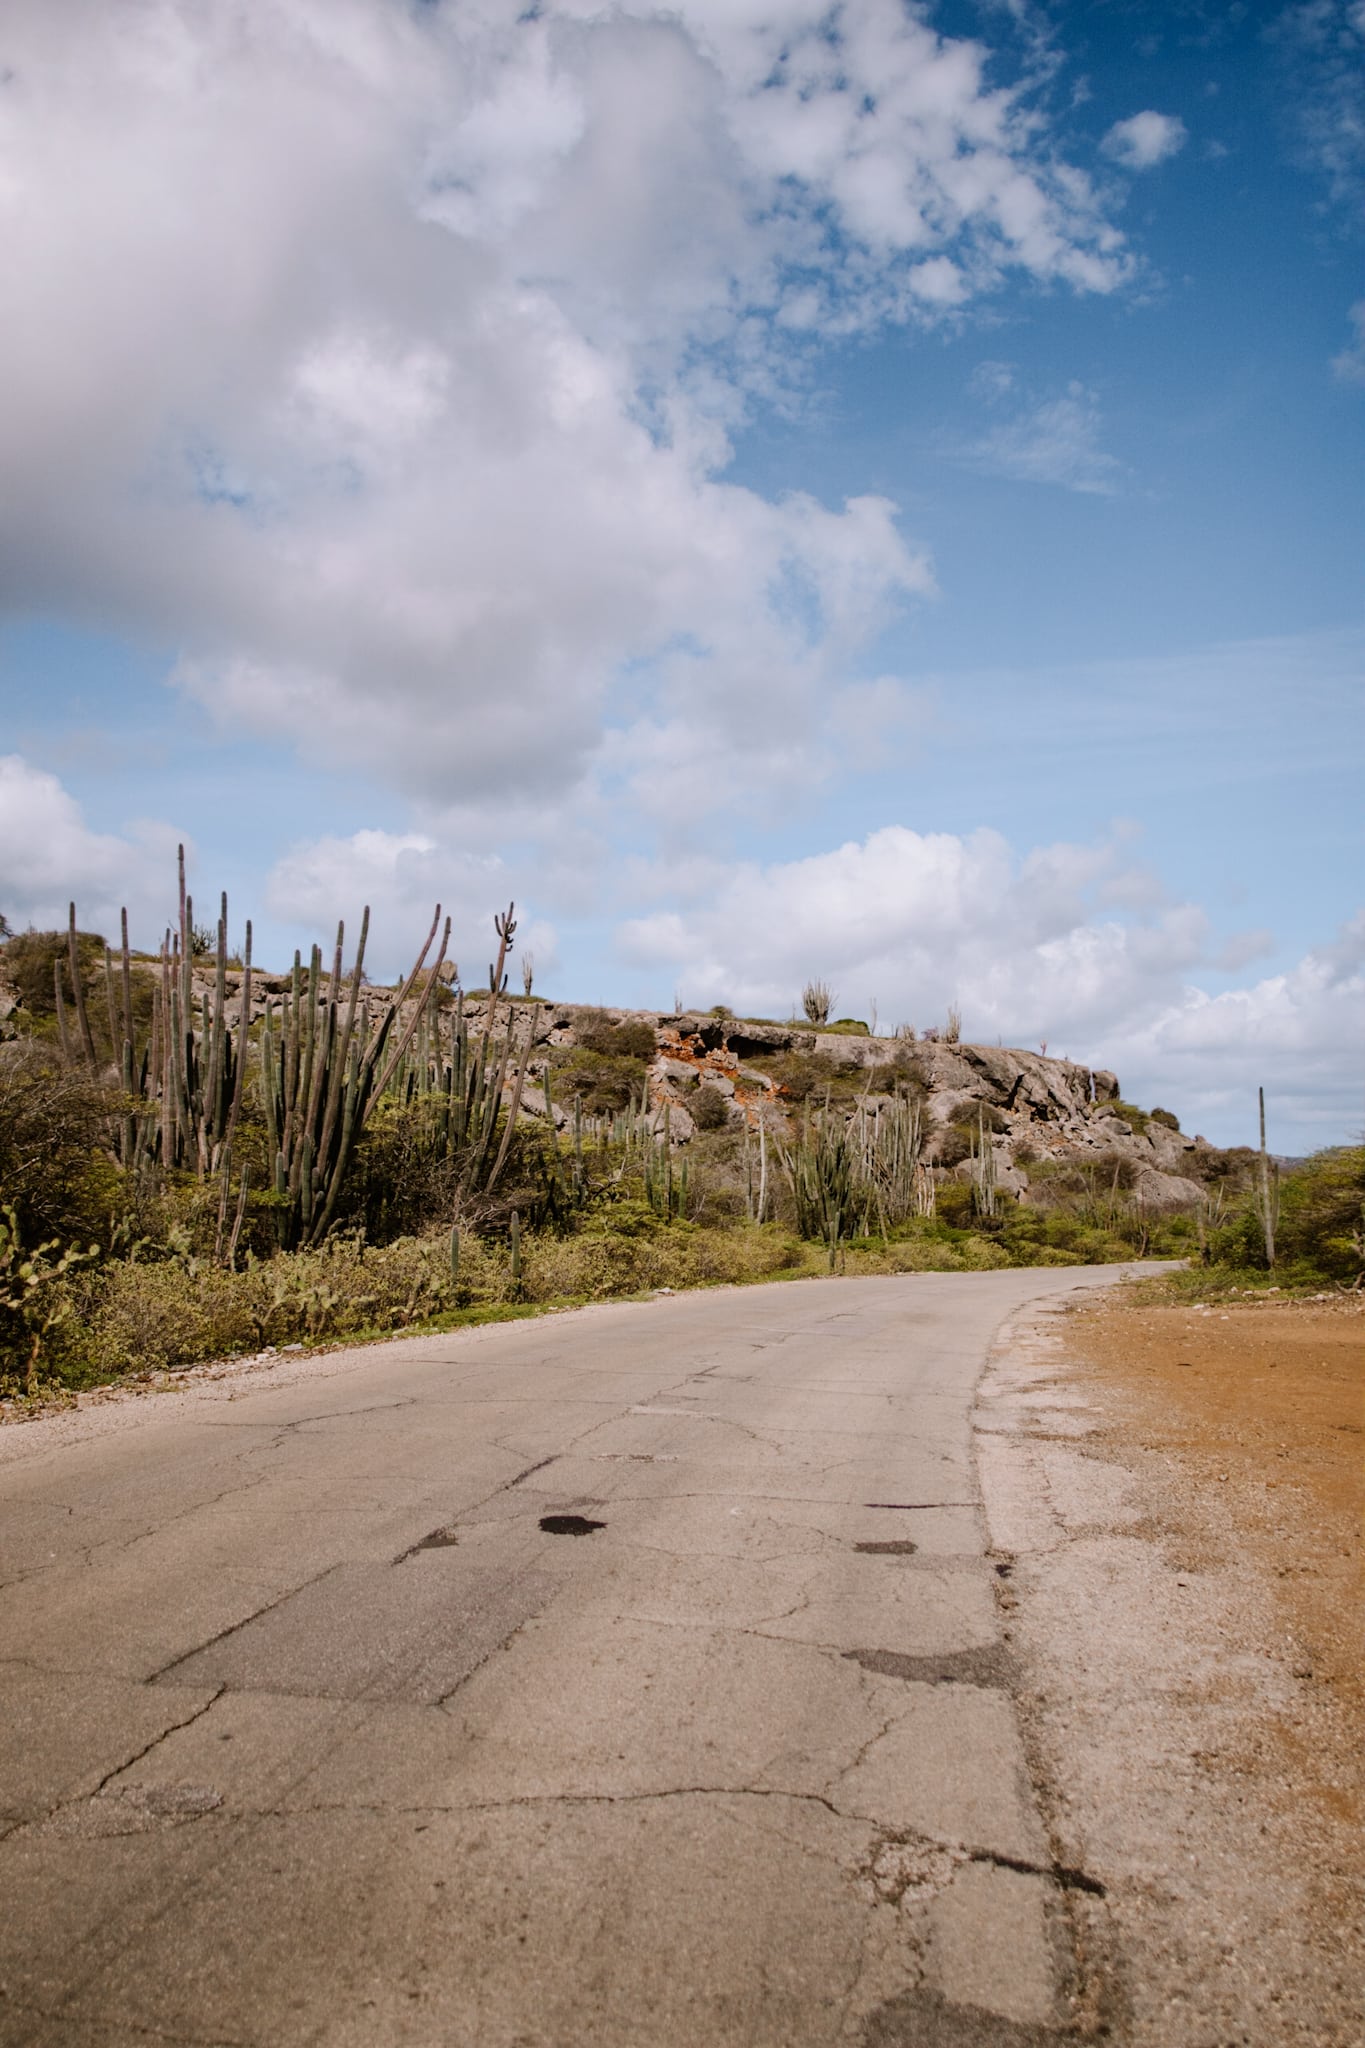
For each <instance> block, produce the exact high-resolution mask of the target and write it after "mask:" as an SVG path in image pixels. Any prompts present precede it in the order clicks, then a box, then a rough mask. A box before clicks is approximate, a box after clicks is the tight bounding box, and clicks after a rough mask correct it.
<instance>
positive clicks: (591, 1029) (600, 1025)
mask: <svg viewBox="0 0 1365 2048" xmlns="http://www.w3.org/2000/svg"><path fill="white" fill-rule="evenodd" d="M574 1036H575V1037H576V1039H577V1041H578V1044H579V1045H580V1046H581V1047H583V1048H584V1049H585V1050H586V1051H588V1052H595V1053H601V1054H603V1055H604V1056H605V1057H607V1058H609V1059H628V1060H643V1061H649V1060H652V1059H653V1057H654V1055H655V1053H656V1052H657V1050H658V1042H657V1040H656V1038H655V1036H654V1027H653V1025H652V1024H646V1023H645V1022H644V1020H643V1019H642V1018H639V1017H633V1018H628V1019H627V1020H626V1021H625V1023H623V1024H613V1023H612V1021H611V1018H610V1017H608V1016H607V1015H606V1014H605V1012H604V1011H601V1010H597V1011H592V1012H590V1013H589V1015H588V1016H587V1017H585V1018H583V1019H582V1020H581V1021H580V1022H579V1023H578V1024H577V1025H576V1027H575V1031H574Z"/></svg>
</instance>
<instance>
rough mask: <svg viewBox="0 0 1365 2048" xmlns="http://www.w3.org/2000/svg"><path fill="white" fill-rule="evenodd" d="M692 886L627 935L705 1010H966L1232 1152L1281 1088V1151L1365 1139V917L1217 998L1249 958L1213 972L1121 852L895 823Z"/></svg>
mask: <svg viewBox="0 0 1365 2048" xmlns="http://www.w3.org/2000/svg"><path fill="white" fill-rule="evenodd" d="M690 882H691V892H690V900H686V901H679V902H675V906H674V907H672V908H661V909H659V910H657V911H656V912H654V913H653V914H651V915H647V916H643V917H638V918H635V919H632V920H629V921H627V922H625V923H624V924H623V925H622V926H621V928H620V934H619V939H620V945H621V948H622V951H623V952H624V954H625V955H626V957H627V958H628V959H630V960H631V961H632V962H634V963H636V964H637V965H638V966H640V967H644V968H647V969H648V970H649V971H650V975H651V978H652V979H654V980H657V981H658V982H659V983H660V985H664V984H668V985H672V984H673V983H674V982H677V983H679V984H680V985H681V986H682V987H683V988H685V990H686V991H687V997H688V1000H689V1001H692V1002H700V1003H710V1002H715V1001H724V1002H727V1003H729V1004H731V1006H732V1007H733V1008H735V1009H736V1010H738V1011H740V1012H741V1013H750V1014H756V1015H769V1016H786V1015H788V1014H790V1012H791V1006H792V1004H793V1002H794V1000H795V998H796V996H797V993H798V991H799V990H800V988H801V987H802V985H803V984H804V982H805V981H806V980H807V979H808V978H809V977H810V976H811V975H813V974H818V975H822V976H824V977H825V978H826V979H828V980H830V981H832V982H833V983H834V984H835V985H836V986H837V987H838V988H839V989H840V991H841V992H842V993H841V998H840V1003H841V1007H846V1008H847V1009H848V1010H849V1012H850V1014H862V1015H864V1016H866V1015H867V1014H868V1010H869V1007H870V1004H871V1002H872V1000H873V999H874V998H875V999H876V1002H877V1005H878V1010H879V1013H880V1016H881V1017H882V1019H883V1020H895V1019H898V1018H904V1019H907V1020H910V1021H913V1022H915V1023H916V1024H917V1025H919V1026H920V1027H921V1028H922V1027H924V1026H926V1025H929V1024H937V1023H941V1021H942V1019H943V1017H944V1014H945V1012H946V1009H947V1006H948V1004H949V1003H950V1002H954V1001H956V1002H959V1003H960V1004H961V1006H962V1010H963V1015H964V1030H965V1032H966V1034H967V1035H968V1036H969V1037H973V1038H976V1039H979V1040H982V1041H984V1042H987V1043H990V1042H993V1041H994V1040H995V1039H996V1037H997V1036H1001V1035H1003V1036H1004V1038H1005V1041H1006V1043H1007V1044H1016V1045H1036V1044H1038V1043H1040V1042H1041V1041H1042V1040H1046V1041H1047V1042H1048V1045H1049V1047H1050V1049H1051V1050H1052V1051H1053V1052H1056V1053H1069V1054H1070V1055H1071V1056H1073V1057H1075V1058H1077V1059H1081V1060H1085V1061H1088V1062H1090V1063H1092V1064H1095V1065H1105V1066H1112V1067H1114V1068H1115V1069H1116V1070H1117V1071H1118V1073H1119V1075H1120V1078H1121V1080H1122V1081H1123V1084H1124V1086H1125V1088H1126V1089H1127V1091H1128V1092H1129V1094H1130V1095H1131V1096H1133V1097H1135V1098H1136V1099H1138V1100H1141V1101H1145V1102H1147V1103H1149V1104H1150V1103H1152V1102H1156V1101H1159V1102H1162V1103H1164V1104H1165V1105H1166V1106H1167V1107H1169V1108H1172V1109H1175V1110H1177V1111H1178V1112H1179V1113H1180V1114H1181V1115H1182V1120H1183V1121H1184V1122H1185V1123H1186V1125H1187V1127H1191V1126H1192V1125H1193V1124H1194V1123H1195V1122H1199V1123H1201V1124H1202V1125H1203V1126H1204V1127H1206V1128H1209V1129H1210V1133H1211V1135H1214V1136H1216V1137H1220V1138H1222V1140H1223V1141H1224V1142H1233V1141H1234V1139H1236V1138H1237V1137H1238V1133H1239V1131H1240V1128H1241V1126H1240V1124H1239V1122H1238V1119H1239V1118H1241V1117H1242V1116H1243V1114H1244V1112H1246V1111H1247V1105H1248V1103H1249V1102H1254V1094H1255V1088H1256V1086H1257V1085H1260V1084H1262V1083H1263V1084H1264V1085H1265V1086H1266V1087H1267V1090H1268V1091H1269V1092H1270V1093H1272V1094H1273V1096H1274V1097H1275V1099H1276V1100H1277V1101H1278V1103H1279V1104H1280V1112H1279V1113H1280V1115H1281V1117H1282V1132H1283V1134H1284V1135H1282V1137H1281V1138H1280V1140H1278V1141H1277V1142H1279V1143H1280V1144H1281V1146H1282V1147H1286V1148H1292V1149H1300V1148H1305V1147H1307V1146H1309V1145H1311V1144H1313V1143H1325V1142H1330V1141H1332V1140H1333V1139H1336V1138H1340V1137H1342V1136H1344V1135H1346V1134H1347V1133H1348V1132H1349V1131H1350V1130H1351V1129H1352V1128H1354V1127H1355V1126H1356V1125H1357V1124H1358V1123H1359V1122H1360V1120H1361V1115H1362V1103H1361V1093H1360V1090H1361V1075H1360V1064H1359V1056H1358V1049H1359V1046H1360V1043H1361V1037H1362V1032H1365V912H1362V913H1361V916H1360V917H1359V918H1358V919H1357V920H1356V922H1355V924H1353V925H1352V926H1350V927H1349V928H1348V929H1347V931H1346V932H1345V933H1344V934H1343V937H1342V939H1341V941H1340V943H1339V944H1338V945H1337V946H1336V947H1335V948H1330V947H1329V948H1322V949H1319V950H1318V951H1316V952H1313V953H1310V954H1309V955H1307V956H1306V958H1305V959H1304V960H1302V961H1300V962H1299V963H1298V965H1297V966H1296V967H1294V968H1293V969H1292V970H1290V971H1289V972H1288V973H1285V974H1279V975H1274V976H1270V977H1267V978H1265V979H1263V980H1261V981H1258V982H1255V983H1252V984H1249V985H1248V986H1246V987H1243V988H1240V989H1234V990H1230V991H1226V990H1225V991H1223V992H1222V993H1217V994H1211V993H1209V992H1208V990H1207V989H1206V988H1204V987H1202V986H1201V978H1202V979H1205V980H1206V979H1208V978H1209V977H1211V976H1212V975H1214V974H1215V973H1217V972H1219V971H1220V970H1225V969H1226V968H1227V967H1228V966H1229V965H1230V964H1231V956H1229V954H1228V953H1226V952H1224V953H1223V954H1222V956H1221V958H1218V959H1215V958H1213V957H1212V956H1211V933H1210V928H1209V921H1208V919H1207V917H1206V915H1205V914H1204V912H1203V911H1202V910H1201V909H1200V908H1199V907H1198V906H1197V905H1195V904H1191V903H1173V902H1171V901H1170V900H1169V899H1161V900H1157V897H1156V892H1155V891H1154V890H1153V888H1152V886H1151V878H1150V876H1148V875H1147V874H1146V873H1145V871H1144V870H1142V869H1138V870H1137V871H1136V875H1134V870H1133V863H1132V861H1131V858H1130V856H1129V855H1128V853H1127V852H1126V850H1125V844H1124V839H1123V836H1122V835H1117V836H1116V837H1115V838H1114V839H1113V840H1112V841H1110V842H1107V843H1101V844H1097V845H1093V846H1078V845H1068V844H1059V845H1054V846H1046V847H1038V848H1034V849H1033V850H1031V851H1029V852H1027V853H1019V852H1017V851H1016V850H1014V849H1013V848H1011V847H1010V846H1009V845H1008V844H1007V842H1006V841H1005V840H1004V839H1003V838H1002V837H1001V836H1000V835H999V834H998V833H996V832H992V831H986V830H983V831H979V832H976V833H973V834H971V835H970V836H969V837H966V838H961V837H958V836H956V835H953V834H949V833H926V834H921V833H917V832H913V831H910V830H909V829H907V828H905V827H902V826H891V827H887V828H885V829H883V830H881V831H878V832H874V833H872V834H871V835H870V836H869V837H868V838H867V839H866V840H863V841H861V842H850V843H849V844H847V845H844V846H841V847H839V848H837V849H835V850H833V851H831V852H827V853H821V854H816V855H813V856H811V857H809V858H807V859H803V860H796V861H790V862H784V863H776V864H773V865H771V866H768V867H759V866H756V865H744V866H740V867H737V868H731V869H728V870H725V871H724V874H723V876H719V875H717V876H712V877H709V878H708V877H707V876H706V875H704V874H701V873H694V874H693V875H692V876H691V877H690ZM1116 902H1118V903H1127V904H1130V905H1133V906H1135V908H1134V909H1133V910H1132V911H1131V912H1130V914H1129V915H1127V916H1126V917H1124V918H1119V917H1116V916H1115V915H1113V914H1112V910H1111V909H1109V908H1106V905H1112V904H1114V903H1116ZM1253 937H1254V939H1255V940H1256V942H1257V943H1256V948H1255V949H1256V950H1257V951H1259V950H1261V943H1262V941H1263V935H1260V934H1256V935H1253ZM1248 957H1250V949H1247V951H1245V952H1244V953H1243V955H1242V959H1243V962H1245V960H1246V959H1247V958H1248Z"/></svg>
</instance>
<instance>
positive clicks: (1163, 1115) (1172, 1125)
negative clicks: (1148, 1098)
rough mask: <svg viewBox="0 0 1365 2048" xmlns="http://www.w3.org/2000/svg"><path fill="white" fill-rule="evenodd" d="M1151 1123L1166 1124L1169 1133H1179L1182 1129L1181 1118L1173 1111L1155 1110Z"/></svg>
mask: <svg viewBox="0 0 1365 2048" xmlns="http://www.w3.org/2000/svg"><path fill="white" fill-rule="evenodd" d="M1149 1121H1150V1122H1152V1123H1154V1124H1164V1125H1165V1126H1166V1129H1167V1130H1168V1131H1178V1130H1179V1129H1180V1118H1179V1117H1178V1116H1177V1115H1176V1113H1175V1111H1174V1110H1172V1109H1154V1110H1153V1111H1152V1114H1151V1117H1150V1119H1149Z"/></svg>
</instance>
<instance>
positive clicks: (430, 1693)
mask: <svg viewBox="0 0 1365 2048" xmlns="http://www.w3.org/2000/svg"><path fill="white" fill-rule="evenodd" d="M1113 1277H1114V1269H1113V1268H1092V1269H1076V1268H1071V1269H1064V1270H1060V1271H1035V1272H1019V1271H1005V1272H989V1273H980V1274H922V1275H911V1276H904V1277H897V1278H886V1279H865V1280H838V1279H835V1280H828V1281H815V1282H808V1283H803V1284H800V1285H789V1286H781V1287H755V1288H750V1289H746V1290H735V1291H725V1292H717V1293H709V1294H694V1295H687V1296H677V1297H673V1298H670V1299H661V1300H656V1301H650V1302H641V1303H637V1304H625V1305H617V1306H611V1307H603V1308H600V1309H590V1310H586V1311H582V1312H580V1313H577V1314H573V1315H566V1316H563V1317H558V1318H547V1319H543V1320H537V1321H532V1322H522V1323H513V1324H504V1325H500V1326H496V1327H490V1328H485V1329H479V1330H470V1331H464V1332H460V1333H458V1334H455V1335H451V1336H433V1337H427V1338H419V1339H413V1340H410V1341H407V1342H404V1343H401V1344H395V1345H388V1346H384V1347H381V1348H376V1349H371V1350H368V1351H354V1352H350V1353H345V1354H341V1353H338V1354H333V1355H331V1356H327V1357H322V1358H310V1359H303V1360H294V1361H284V1362H282V1363H280V1364H278V1365H275V1366H273V1367H272V1368H270V1369H267V1370H262V1371H259V1372H257V1373H251V1372H248V1371H246V1370H238V1371H235V1372H233V1373H229V1374H227V1375H225V1376H224V1377H222V1378H220V1379H217V1380H212V1379H207V1380H201V1381H199V1382H197V1383H195V1384H193V1385H190V1386H187V1387H186V1388H185V1389H184V1390H183V1391H180V1390H178V1391H176V1392H173V1393H168V1394H162V1395H157V1396H153V1397H147V1398H143V1399H127V1400H122V1401H117V1402H112V1403H110V1404H108V1405H107V1406H100V1407H92V1408H87V1409H83V1410H82V1411H81V1412H80V1413H78V1414H67V1415H65V1416H56V1417H52V1418H47V1419H44V1420H42V1421H39V1422H35V1423H29V1424H25V1425H23V1426H17V1427H14V1428H11V1429H9V1430H7V1431H4V1432H2V1433H0V1489H3V1531H2V1533H3V1567H2V1571H0V1576H2V1577H3V1590H2V1591H0V1678H2V1682H3V1686H4V1692H5V1697H4V1706H3V1716H4V1719H3V1726H4V1731H5V1732H4V1742H3V1748H4V1762H3V1784H2V1785H0V1806H2V1811H0V1825H3V1829H4V1834H3V1840H0V1872H2V1873H3V1878H2V1881H3V1900H4V1905H3V1912H0V1983H2V1984H3V1996H0V2040H3V2042H5V2043H7V2044H8V2043H42V2044H46V2043H52V2044H58V2043H72V2044H77V2043H79V2044H86V2043H88V2044H91V2048H132V2044H134V2043H139V2044H144V2048H145V2044H146V2043H148V2042H149V2041H150V2042H172V2043H178V2042H185V2043H202V2044H209V2043H215V2044H216V2043H233V2044H248V2043H249V2044H260V2048H266V2044H269V2048H282V2044H294V2043H299V2044H302V2043H318V2044H327V2048H335V2044H350V2043H354V2044H356V2048H374V2044H386V2043H400V2042H403V2043H415V2044H425V2043H432V2044H437V2043H439V2044H442V2048H579V2044H582V2048H587V2044H592V2048H618V2044H619V2048H626V2044H631V2048H646V2044H648V2048H730V2044H733V2048H769V2044H770V2048H804V2044H808V2043H809V2044H816V2043H819V2044H825V2043H866V2044H869V2048H894V2044H898V2043H906V2044H910V2043H921V2044H935V2048H969V2044H980V2048H1031V2044H1035V2043H1043V2042H1048V2041H1051V2040H1052V2039H1054V2038H1060V2033H1059V2032H1058V2030H1060V2029H1061V2028H1062V2027H1063V2025H1064V2024H1065V2021H1066V2018H1067V2005H1066V1999H1067V1988H1068V1986H1067V1971H1068V1966H1069V1959H1070V1956H1071V1952H1072V1951H1071V1943H1070V1941H1069V1937H1068V1922H1067V1914H1068V1909H1069V1898H1070V1896H1071V1894H1072V1892H1073V1891H1074V1890H1075V1888H1076V1887H1077V1886H1078V1885H1083V1883H1084V1878H1083V1874H1081V1873H1074V1872H1066V1871H1061V1872H1059V1871H1057V1870H1056V1869H1055V1868H1054V1867H1053V1863H1052V1859H1051V1856H1050V1853H1049V1848H1048V1842H1047V1839H1046V1835H1045V1832H1044V1829H1043V1826H1042V1824H1041V1821H1040V1817H1039V1811H1038V1808H1037V1805H1036V1803H1035V1797H1034V1792H1033V1789H1032V1787H1031V1783H1030V1776H1029V1770H1028V1766H1027V1760H1026V1757H1025V1754H1024V1749H1023V1745H1022V1742H1021V1739H1020V1732H1019V1726H1018V1722H1017V1720H1016V1714H1015V1709H1014V1705H1013V1703H1012V1699H1011V1693H1010V1677H1009V1674H1010V1658H1009V1647H1008V1643H1007V1641H1005V1640H1004V1638H1003V1637H1002V1625H1001V1621H1000V1618H999V1614H998V1609H997V1600H996V1589H997V1587H998V1586H999V1585H1000V1583H1001V1581H1000V1580H999V1579H998V1578H997V1576H996V1572H995V1567H994V1564H993V1562H992V1560H991V1559H990V1557H989V1555H988V1554H987V1537H986V1534H985V1525H984V1522H983V1517H982V1513H981V1506H980V1498H979V1493H978V1486H977V1478H976V1471H975V1463H974V1458H973V1453H972V1434H971V1410H972V1402H973V1390H974V1388H975V1385H976V1381H977V1378H978V1375H979V1373H980V1370H981V1367H982V1364H983V1361H984V1359H985V1356H986V1354H987V1351H988V1348H989V1346H990V1343H991V1339H992V1336H993V1333H994V1332H995V1330H996V1329H997V1328H998V1326H999V1325H1000V1324H1001V1322H1002V1321H1003V1320H1004V1319H1005V1318H1006V1317H1009V1316H1016V1315H1017V1314H1018V1313H1019V1312H1020V1311H1021V1310H1023V1309H1024V1308H1025V1307H1026V1305H1027V1304H1028V1303H1030V1302H1031V1301H1033V1300H1035V1299H1036V1300H1038V1301H1039V1302H1049V1301H1050V1302H1053V1303H1055V1302H1056V1301H1058V1300H1059V1299H1060V1298H1061V1297H1063V1296H1065V1295H1068V1294H1070V1293H1071V1292H1072V1291H1073V1290H1075V1289H1077V1288H1084V1287H1088V1286H1092V1285H1095V1284H1103V1283H1104V1282H1106V1281H1109V1280H1112V1279H1113Z"/></svg>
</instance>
